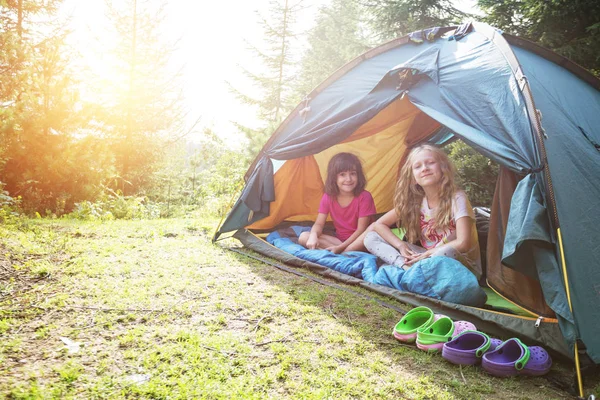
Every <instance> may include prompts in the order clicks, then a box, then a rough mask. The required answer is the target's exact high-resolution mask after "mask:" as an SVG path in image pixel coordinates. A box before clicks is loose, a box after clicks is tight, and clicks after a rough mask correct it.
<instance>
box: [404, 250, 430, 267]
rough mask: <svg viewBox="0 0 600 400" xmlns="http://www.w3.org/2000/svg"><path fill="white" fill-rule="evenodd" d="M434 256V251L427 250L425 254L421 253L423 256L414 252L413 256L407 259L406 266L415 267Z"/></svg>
mask: <svg viewBox="0 0 600 400" xmlns="http://www.w3.org/2000/svg"><path fill="white" fill-rule="evenodd" d="M432 254H433V250H427V251H426V252H425V253H421V254H418V253H414V252H413V256H411V257H406V262H405V263H404V265H413V264H414V263H416V262H417V261H421V260H424V259H426V258H429V257H431V255H432Z"/></svg>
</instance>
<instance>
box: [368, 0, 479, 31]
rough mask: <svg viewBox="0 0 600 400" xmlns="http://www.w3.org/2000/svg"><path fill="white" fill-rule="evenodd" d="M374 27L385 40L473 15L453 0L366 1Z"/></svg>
mask: <svg viewBox="0 0 600 400" xmlns="http://www.w3.org/2000/svg"><path fill="white" fill-rule="evenodd" d="M364 1H365V6H366V7H367V10H368V13H369V15H370V16H371V21H370V26H371V29H373V31H374V32H376V33H377V34H378V36H379V37H380V38H381V39H382V40H390V39H395V38H397V37H400V36H404V35H406V34H408V33H410V32H413V31H417V30H421V29H426V28H432V27H435V26H448V25H452V24H457V23H460V22H462V20H463V19H465V18H467V17H468V16H469V15H468V14H467V13H464V12H462V11H460V10H459V9H457V8H456V7H454V2H453V1H452V0H364Z"/></svg>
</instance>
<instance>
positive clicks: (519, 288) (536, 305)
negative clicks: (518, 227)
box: [486, 167, 556, 318]
mask: <svg viewBox="0 0 600 400" xmlns="http://www.w3.org/2000/svg"><path fill="white" fill-rule="evenodd" d="M518 181H519V177H518V176H517V174H515V173H514V172H512V171H509V170H508V169H507V168H504V167H500V169H499V172H498V181H497V182H496V190H495V192H494V199H493V202H492V207H491V213H490V222H489V228H488V235H487V249H486V252H487V264H488V265H487V268H486V272H487V276H486V278H487V284H488V285H489V286H490V287H492V288H493V289H494V290H495V291H496V292H498V293H499V294H500V295H501V296H503V297H505V298H508V299H511V301H512V302H513V303H515V304H517V305H519V306H520V307H523V308H525V309H527V310H530V311H531V312H533V313H535V314H536V315H543V316H546V317H551V318H555V317H556V316H555V313H554V311H552V309H551V308H550V307H548V304H546V301H545V300H544V295H543V292H542V288H541V286H540V285H539V279H538V277H531V276H528V275H525V274H524V273H523V272H521V271H518V270H515V269H513V268H509V267H507V266H505V265H503V264H502V251H503V247H504V237H505V235H506V229H507V225H508V215H509V211H510V201H511V199H512V196H513V193H514V191H515V188H516V187H517V183H518Z"/></svg>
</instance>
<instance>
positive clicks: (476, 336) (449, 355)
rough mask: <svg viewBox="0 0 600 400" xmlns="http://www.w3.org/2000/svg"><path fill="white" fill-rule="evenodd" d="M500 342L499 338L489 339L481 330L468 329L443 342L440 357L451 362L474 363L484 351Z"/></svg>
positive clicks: (476, 362)
mask: <svg viewBox="0 0 600 400" xmlns="http://www.w3.org/2000/svg"><path fill="white" fill-rule="evenodd" d="M501 344H502V340H500V339H490V337H489V336H488V335H486V334H485V333H483V332H479V331H475V330H468V331H464V332H462V333H461V334H459V335H456V336H454V338H453V339H452V340H451V341H449V342H448V343H444V346H443V348H442V357H444V358H445V359H446V360H448V361H450V362H451V363H452V364H459V365H475V364H478V363H479V362H480V361H481V357H482V356H483V355H484V354H485V353H486V352H488V351H493V350H495V349H496V347H498V346H500V345H501Z"/></svg>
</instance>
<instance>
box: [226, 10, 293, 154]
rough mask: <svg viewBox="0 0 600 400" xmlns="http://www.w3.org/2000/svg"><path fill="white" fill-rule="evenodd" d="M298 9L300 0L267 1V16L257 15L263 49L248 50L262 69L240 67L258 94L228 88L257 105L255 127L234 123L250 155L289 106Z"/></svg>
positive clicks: (249, 102) (256, 150) (285, 113)
mask: <svg viewBox="0 0 600 400" xmlns="http://www.w3.org/2000/svg"><path fill="white" fill-rule="evenodd" d="M300 9H301V2H297V3H292V0H278V1H277V0H272V1H271V3H270V8H269V16H268V18H265V17H262V16H261V27H262V29H263V32H264V37H265V48H264V49H259V47H258V46H252V51H253V52H254V54H255V55H256V57H257V58H258V59H260V61H261V62H262V65H263V67H264V69H263V70H262V71H261V72H260V73H253V72H251V71H249V70H244V73H245V75H246V76H247V77H248V78H249V79H250V81H251V82H252V83H253V84H254V86H255V87H256V88H257V89H259V90H260V95H259V97H252V96H249V95H246V94H244V93H242V92H240V91H239V90H236V89H235V88H233V87H232V88H231V89H232V91H233V92H234V93H235V94H236V95H237V97H238V99H240V100H241V101H242V102H243V103H245V104H248V105H251V106H255V107H256V108H257V111H258V117H259V118H260V119H261V121H262V123H263V125H262V126H261V127H260V128H258V129H253V128H249V127H247V126H244V125H242V124H236V125H237V127H238V129H239V130H240V131H241V132H243V133H244V135H245V136H246V137H247V138H248V141H249V146H248V153H249V156H250V157H253V156H254V155H256V154H257V153H258V151H259V150H260V149H261V148H262V146H263V144H264V143H265V142H266V140H267V138H268V137H269V136H270V135H271V133H273V131H274V130H275V129H276V128H277V126H279V124H280V122H281V121H282V119H283V118H285V116H286V115H287V113H288V112H289V111H290V109H291V106H292V104H291V100H292V99H291V96H292V93H293V90H292V78H293V77H294V72H296V68H295V66H294V63H293V59H294V56H293V52H292V44H293V41H294V39H295V37H296V36H295V34H294V25H295V22H296V15H297V12H298V11H299V10H300Z"/></svg>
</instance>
